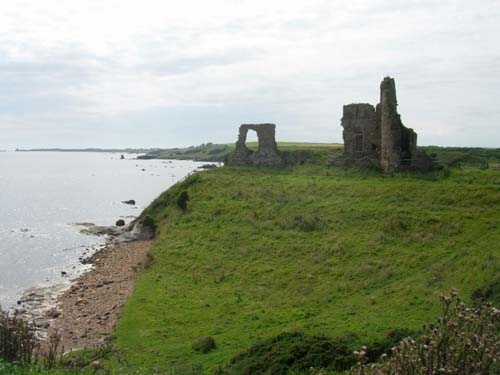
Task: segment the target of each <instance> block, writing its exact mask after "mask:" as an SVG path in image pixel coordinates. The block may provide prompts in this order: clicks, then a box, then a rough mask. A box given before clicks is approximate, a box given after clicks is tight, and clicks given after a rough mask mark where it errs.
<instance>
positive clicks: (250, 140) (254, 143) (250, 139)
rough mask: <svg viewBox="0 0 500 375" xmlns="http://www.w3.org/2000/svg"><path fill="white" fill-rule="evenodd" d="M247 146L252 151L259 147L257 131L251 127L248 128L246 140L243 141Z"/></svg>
mask: <svg viewBox="0 0 500 375" xmlns="http://www.w3.org/2000/svg"><path fill="white" fill-rule="evenodd" d="M245 144H246V146H247V148H248V149H249V150H252V151H257V149H258V148H259V138H258V137H257V132H256V131H255V130H253V129H248V133H247V140H246V142H245Z"/></svg>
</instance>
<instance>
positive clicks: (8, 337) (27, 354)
mask: <svg viewBox="0 0 500 375" xmlns="http://www.w3.org/2000/svg"><path fill="white" fill-rule="evenodd" d="M35 331H36V328H35V326H34V325H32V324H29V323H27V322H26V321H24V320H23V319H21V318H20V317H19V316H18V315H17V314H15V315H13V316H10V315H9V314H8V313H6V312H4V311H2V310H1V309H0V358H2V359H4V360H6V361H7V362H13V363H22V364H30V363H32V361H33V359H34V355H35V349H36V347H37V341H36V338H35Z"/></svg>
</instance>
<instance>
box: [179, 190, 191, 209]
mask: <svg viewBox="0 0 500 375" xmlns="http://www.w3.org/2000/svg"><path fill="white" fill-rule="evenodd" d="M188 200H189V195H188V193H187V191H183V192H182V193H180V194H179V196H178V197H177V207H179V208H180V209H181V210H182V211H186V209H187V202H188Z"/></svg>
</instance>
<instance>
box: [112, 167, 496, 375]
mask: <svg viewBox="0 0 500 375" xmlns="http://www.w3.org/2000/svg"><path fill="white" fill-rule="evenodd" d="M184 191H185V192H187V194H188V196H189V201H188V202H187V209H186V210H184V211H183V210H182V209H181V208H179V204H178V198H179V196H180V194H181V193H182V192H184ZM499 201H500V174H499V172H498V171H496V170H491V169H490V170H478V169H471V170H453V171H452V173H451V175H450V176H449V177H446V178H438V179H431V178H427V179H424V178H421V177H418V176H402V175H396V176H381V175H378V174H376V173H369V172H356V171H347V172H346V171H343V170H341V169H337V168H333V167H326V166H301V167H296V168H292V169H286V170H273V169H244V168H229V167H224V168H221V169H217V170H213V171H210V172H205V173H202V174H198V175H195V176H192V177H190V178H189V179H187V180H186V181H184V182H183V183H181V184H178V185H177V186H175V187H174V188H172V189H170V190H169V191H167V192H165V193H164V194H162V195H161V196H160V197H159V198H158V199H157V200H156V201H155V202H154V203H153V204H152V205H151V206H150V207H149V208H148V209H147V210H146V211H145V213H144V215H147V216H150V217H151V218H153V220H154V221H155V223H156V225H157V226H158V232H159V236H158V240H157V242H156V244H155V246H154V248H153V250H152V253H151V263H150V265H149V267H148V268H147V270H146V271H144V272H143V273H141V274H140V276H139V278H138V281H137V284H136V290H135V293H134V294H133V296H132V298H131V299H130V300H129V302H128V303H127V305H126V306H125V308H124V310H123V312H122V316H121V319H120V320H119V322H118V325H117V330H116V344H117V347H118V348H119V350H120V352H121V353H122V358H123V359H124V361H125V363H126V365H127V366H131V367H132V368H148V369H151V368H160V369H163V370H165V369H171V368H172V367H178V372H177V373H187V370H185V369H186V368H191V367H193V366H194V367H195V368H198V369H199V368H202V369H203V370H202V372H203V373H206V374H210V373H213V371H214V370H215V369H216V368H217V367H218V366H220V365H223V364H224V363H226V362H227V361H228V360H229V359H230V358H231V357H233V356H234V355H236V354H237V353H239V352H241V351H242V350H244V349H246V348H248V347H250V346H251V345H253V344H255V343H256V342H258V341H259V340H262V339H269V338H272V337H275V336H277V335H279V334H281V333H283V332H292V331H301V332H305V333H307V334H311V335H317V334H326V335H337V334H342V333H355V334H357V335H358V337H360V338H361V339H367V340H368V339H377V338H380V337H382V336H384V335H385V334H386V333H387V332H388V331H389V330H392V329H395V328H413V329H415V328H419V327H420V326H421V324H422V323H424V322H428V321H432V320H433V318H434V317H435V316H436V315H437V312H438V311H437V309H438V304H437V298H436V295H437V294H438V293H439V292H441V291H447V290H448V289H450V288H451V287H456V288H458V289H459V290H460V291H461V293H462V295H464V296H468V295H470V293H471V292H472V291H474V290H475V289H477V288H479V287H482V286H483V285H485V284H487V283H488V282H490V281H491V280H493V279H494V278H495V277H497V276H498V274H499V272H500V267H499V254H498V248H497V245H496V244H498V243H499V241H500V230H499V229H500V228H499V225H500V224H499V223H500V211H499V210H498V202H499ZM204 336H210V337H213V338H214V339H215V343H216V346H217V348H216V349H215V350H213V351H211V352H209V353H207V354H202V353H200V352H197V351H195V350H194V349H193V343H195V342H196V341H197V340H198V339H199V338H200V337H204ZM183 369H184V370H183ZM183 371H185V372H183Z"/></svg>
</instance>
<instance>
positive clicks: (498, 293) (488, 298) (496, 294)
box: [471, 277, 500, 306]
mask: <svg viewBox="0 0 500 375" xmlns="http://www.w3.org/2000/svg"><path fill="white" fill-rule="evenodd" d="M471 300H472V303H473V304H474V305H475V306H480V305H483V304H485V303H488V302H489V303H491V304H493V305H494V306H500V277H498V278H496V279H495V280H493V281H492V282H491V283H489V284H488V285H486V286H484V287H482V288H479V289H476V290H475V291H474V292H472V295H471Z"/></svg>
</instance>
